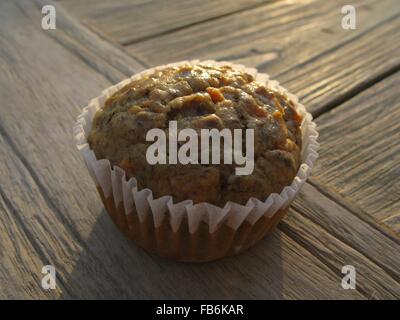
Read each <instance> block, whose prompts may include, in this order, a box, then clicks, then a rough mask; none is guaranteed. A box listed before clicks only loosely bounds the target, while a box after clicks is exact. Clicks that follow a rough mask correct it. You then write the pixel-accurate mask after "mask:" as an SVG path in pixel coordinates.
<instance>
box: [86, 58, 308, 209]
mask: <svg viewBox="0 0 400 320" xmlns="http://www.w3.org/2000/svg"><path fill="white" fill-rule="evenodd" d="M171 120H175V121H177V124H178V130H179V129H183V128H193V129H195V130H200V129H201V128H208V129H211V128H217V129H223V128H228V129H230V130H233V129H247V128H253V129H254V138H255V141H254V171H253V173H252V174H250V175H247V176H239V175H235V168H236V167H237V165H236V164H235V163H233V164H231V165H227V164H220V165H216V164H210V165H203V164H188V165H182V164H177V165H175V164H156V165H150V164H149V163H148V162H147V161H146V150H147V147H148V146H149V145H150V144H151V143H152V142H147V141H146V133H147V132H148V130H150V129H152V128H160V129H163V130H164V131H165V132H167V131H168V124H169V121H171ZM301 120H302V119H301V116H300V115H299V114H298V113H297V112H296V111H295V109H294V103H293V102H292V101H290V100H289V99H287V98H286V97H285V96H283V95H281V94H280V93H278V92H275V91H273V90H272V89H270V88H267V87H266V86H265V85H264V84H262V83H260V82H257V81H255V79H254V78H253V77H252V76H251V75H250V74H247V73H244V72H241V71H237V70H234V69H233V68H232V67H230V66H222V67H216V66H210V65H206V64H201V63H199V64H196V65H185V66H179V67H167V68H165V69H163V70H162V71H155V72H154V73H153V74H151V75H146V76H143V77H141V78H140V79H138V80H134V81H132V82H131V83H130V84H128V85H126V86H125V87H123V88H122V89H120V90H119V91H118V92H116V93H114V94H113V95H112V96H111V97H110V98H109V99H108V100H107V101H106V102H105V105H104V106H103V107H102V108H101V109H100V110H98V111H97V113H96V115H95V117H94V120H93V126H92V129H91V132H90V134H89V136H88V142H89V145H90V147H91V148H92V149H93V151H94V152H95V154H96V157H97V158H98V159H101V158H106V159H109V160H110V162H111V164H112V165H117V166H119V167H121V168H123V169H124V170H125V171H126V173H127V176H128V177H135V178H136V179H137V181H138V185H139V189H142V188H149V189H151V190H152V191H153V195H154V197H155V198H157V197H160V196H164V195H172V197H173V199H174V202H175V203H176V202H179V201H183V200H188V199H190V200H193V202H194V203H199V202H209V203H213V204H216V205H220V206H223V205H224V204H225V203H226V202H227V201H229V200H230V201H235V202H238V203H241V204H245V203H246V202H247V201H248V200H249V198H251V197H255V198H258V199H260V200H262V201H263V200H265V199H266V198H267V197H268V195H270V194H271V193H274V192H277V193H279V192H281V191H282V189H283V188H284V187H285V186H287V185H289V184H290V183H291V181H292V180H293V178H294V177H295V175H296V173H297V170H298V168H299V165H300V150H301V132H300V124H301ZM167 136H168V135H167ZM243 145H244V143H243Z"/></svg>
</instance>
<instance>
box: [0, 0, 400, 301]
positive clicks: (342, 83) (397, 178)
mask: <svg viewBox="0 0 400 320" xmlns="http://www.w3.org/2000/svg"><path fill="white" fill-rule="evenodd" d="M46 4H53V5H54V6H55V7H56V10H57V29H56V30H48V31H45V30H43V29H42V28H41V18H42V15H41V8H42V6H43V5H46ZM345 4H348V1H341V0H339V1H315V0H303V1H272V0H271V1H267V0H266V1H262V0H251V1H241V0H240V1H227V0H226V1H225V0H224V1H223V0H218V1H208V0H206V1H195V0H190V1H187V0H172V1H155V0H134V1H129V0H117V1H105V0H97V1H94V0H89V1H78V0H58V1H56V2H52V1H50V0H34V1H30V0H15V1H14V0H5V1H1V2H0V97H1V101H2V102H1V104H0V108H1V116H0V157H1V160H2V161H1V162H0V298H40V299H46V298H52V299H59V298H64V299H71V298H91V299H93V298H102V299H104V298H110V299H118V298H121V299H128V298H130V299H145V298H181V299H189V298H199V299H203V298H217V299H230V298H236V299H240V298H245V299H247V298H249V299H252V298H258V299H383V298H389V299H399V298H400V267H399V266H400V122H399V118H400V95H399V87H400V73H399V70H400V47H399V43H400V6H399V3H398V1H397V0H383V1H373V0H364V1H359V0H354V1H352V4H353V5H354V6H355V7H356V9H357V28H356V29H355V30H344V29H342V27H341V18H342V14H341V11H340V10H341V7H342V6H343V5H345ZM191 58H200V59H206V58H212V59H219V60H231V61H234V62H240V63H244V64H246V65H248V66H251V67H257V68H258V69H259V70H260V71H263V72H267V73H269V74H271V76H272V77H274V78H276V79H277V80H279V81H280V82H281V83H282V84H283V85H284V86H286V87H287V88H288V89H289V90H291V91H292V92H293V93H295V94H297V95H298V96H299V97H300V98H301V100H302V102H303V103H304V104H305V105H306V107H307V108H308V109H309V110H310V111H311V112H312V113H313V114H314V116H315V117H316V122H317V123H318V125H319V131H320V142H321V150H320V159H319V160H318V162H317V165H316V167H315V170H314V172H313V176H312V178H311V179H310V181H309V182H308V183H307V184H306V185H305V186H304V188H303V189H302V191H301V193H300V195H299V196H298V197H297V198H296V200H295V201H294V203H293V205H292V207H291V210H290V213H289V215H288V216H287V217H286V218H285V219H284V220H283V221H282V222H281V223H280V225H279V226H278V228H277V230H276V231H275V232H274V233H273V234H271V235H270V236H268V237H267V238H265V239H263V240H262V241H261V242H260V243H259V244H258V245H256V246H255V247H254V248H252V249H251V250H249V251H248V252H246V253H244V254H242V255H240V256H236V257H231V258H226V259H223V260H221V261H217V262H212V263H207V264H182V263H175V262H171V261H167V260H164V259H161V258H158V257H155V256H152V255H149V254H147V253H145V252H143V251H142V250H141V249H139V248H137V247H136V246H135V245H133V244H132V243H131V242H129V241H128V240H126V239H125V238H124V237H123V236H122V235H121V234H120V232H118V231H117V229H116V227H115V226H114V225H113V224H112V222H111V220H110V219H109V218H108V216H107V214H106V213H105V211H104V209H103V206H102V203H101V201H99V199H98V195H97V193H96V190H95V187H94V185H93V183H92V181H91V179H90V177H89V174H88V173H87V170H86V169H85V167H84V164H83V161H82V160H81V158H80V155H79V153H78V152H77V150H76V148H75V145H74V141H73V137H72V126H73V123H74V121H75V117H76V116H77V114H78V113H79V110H80V108H81V107H82V106H84V105H85V103H87V101H88V100H89V99H90V98H92V97H94V96H97V95H98V94H99V93H100V92H101V90H102V89H104V88H106V87H108V86H110V85H112V84H114V83H116V82H118V81H119V80H122V79H124V78H126V77H128V76H130V75H132V74H133V73H135V72H137V71H140V70H143V69H146V68H148V67H151V66H155V65H158V64H162V63H167V62H173V61H178V60H183V59H191ZM47 264H51V265H54V266H55V267H56V270H57V288H56V289H55V290H49V291H46V290H44V289H42V287H41V278H42V276H43V275H42V274H41V269H42V266H43V265H47ZM344 265H353V266H354V267H355V268H356V271H357V278H356V281H357V283H356V289H355V290H344V289H343V288H342V286H341V280H342V277H343V274H342V273H341V270H342V267H343V266H344Z"/></svg>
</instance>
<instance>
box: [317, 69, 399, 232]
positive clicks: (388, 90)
mask: <svg viewBox="0 0 400 320" xmlns="http://www.w3.org/2000/svg"><path fill="white" fill-rule="evenodd" d="M399 85H400V73H396V74H394V75H392V76H391V77H389V78H387V79H385V80H383V81H381V82H379V83H377V84H376V85H374V86H372V87H370V88H369V89H368V90H365V91H363V92H362V93H360V94H359V95H357V96H356V97H354V98H353V99H351V100H349V101H347V102H346V103H344V104H343V105H341V106H339V107H337V108H335V109H333V110H332V111H330V112H328V113H326V114H323V115H322V116H321V117H319V118H318V119H317V123H318V125H319V132H320V141H321V150H320V152H319V153H320V159H319V161H318V163H317V166H316V168H315V170H314V176H315V177H316V179H317V180H316V181H317V182H320V183H322V184H326V185H327V186H329V187H331V188H332V189H334V190H335V191H337V192H338V193H340V194H341V195H342V196H343V197H345V198H347V199H349V200H350V201H352V202H353V203H356V204H357V206H359V207H360V208H361V209H362V210H363V211H364V212H366V213H367V214H369V215H371V216H372V217H373V218H374V219H375V220H376V221H379V222H381V223H384V224H385V225H387V226H388V227H390V228H392V229H393V230H395V231H396V232H397V233H399V232H400V224H399V219H400V179H399V177H400V158H399V154H400V145H399V141H400V124H399V121H398V118H399V117H400V97H399V95H398V88H399ZM338 137H340V138H338Z"/></svg>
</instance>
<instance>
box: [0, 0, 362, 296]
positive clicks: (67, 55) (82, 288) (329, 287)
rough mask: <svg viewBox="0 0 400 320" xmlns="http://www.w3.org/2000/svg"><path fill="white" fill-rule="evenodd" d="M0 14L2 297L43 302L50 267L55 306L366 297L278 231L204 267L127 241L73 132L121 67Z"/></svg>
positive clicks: (29, 8)
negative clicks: (95, 60)
mask: <svg viewBox="0 0 400 320" xmlns="http://www.w3.org/2000/svg"><path fill="white" fill-rule="evenodd" d="M0 9H1V10H0V21H1V28H0V68H1V73H0V97H1V98H2V101H3V103H2V104H1V107H0V108H1V111H2V117H1V119H0V135H1V139H2V143H1V144H0V155H1V157H2V159H5V161H3V162H2V163H1V164H0V169H1V173H2V174H1V175H0V185H1V190H2V192H1V198H0V199H1V202H0V204H1V206H0V208H1V210H2V214H1V215H0V219H1V223H0V225H3V227H2V230H4V231H5V232H6V234H4V235H2V236H1V237H0V241H1V242H0V247H1V248H3V250H4V251H5V252H7V255H8V254H10V258H7V260H6V263H4V264H3V263H2V267H1V268H0V271H1V272H2V274H1V275H0V279H8V280H7V286H6V287H3V286H1V287H0V296H1V297H7V298H10V297H41V296H42V297H43V296H45V295H46V294H47V293H41V292H39V291H40V290H41V289H38V286H39V284H40V276H37V275H38V269H40V266H41V265H42V264H48V263H51V264H53V265H54V266H55V267H56V270H57V279H58V286H59V290H58V291H55V292H51V293H50V297H58V298H122V299H124V298H141V299H143V298H274V299H278V298H290V299H294V298H309V299H318V298H336V299H345V298H354V299H363V298H365V296H364V295H363V294H362V293H361V292H359V291H357V290H351V291H345V290H343V289H342V288H341V287H340V279H341V278H340V275H338V274H336V273H335V272H333V271H332V270H331V268H329V266H327V265H325V264H324V263H323V262H321V261H320V260H319V259H318V258H317V257H316V256H315V255H314V254H312V253H310V252H309V251H307V250H306V249H305V248H304V247H302V246H301V245H299V244H298V243H297V242H296V241H294V240H293V239H292V238H290V237H289V236H287V235H286V234H284V233H282V232H280V231H279V230H277V232H275V233H274V234H273V235H272V236H271V237H270V238H269V239H264V240H263V241H261V242H260V244H259V245H258V246H256V247H255V248H254V249H253V250H250V251H248V252H247V253H245V254H243V255H241V256H239V257H232V258H229V259H224V260H221V261H219V262H215V263H210V264H200V265H196V264H178V263H174V262H171V261H165V260H162V259H160V258H157V257H154V256H151V255H148V254H146V253H145V252H143V251H142V250H140V249H139V248H137V247H135V246H133V244H131V243H130V242H129V241H128V240H126V239H124V238H123V236H122V235H121V234H120V233H119V232H118V231H117V229H116V228H115V227H114V225H113V224H112V222H111V221H110V219H109V218H108V217H107V216H106V214H105V212H104V209H102V204H101V201H100V200H99V199H98V196H97V194H96V191H95V187H94V185H93V183H92V181H91V180H90V178H89V174H88V173H87V172H86V169H85V168H84V164H83V161H82V160H81V159H80V156H79V154H78V152H77V151H76V150H75V146H74V142H73V139H72V133H71V128H72V125H73V123H74V119H75V116H76V115H77V113H78V111H79V109H80V106H82V105H83V104H84V103H86V102H87V101H88V99H89V98H90V97H93V96H96V95H98V93H99V92H100V90H101V89H103V88H104V87H107V86H109V85H110V84H111V83H110V81H109V77H108V76H105V74H106V75H111V74H114V72H115V67H114V66H110V67H109V66H108V65H107V64H105V65H104V66H103V67H102V68H104V69H105V68H107V67H109V68H110V70H108V71H105V70H104V69H102V70H103V72H101V73H99V72H97V71H96V68H93V65H91V64H88V63H87V59H88V57H86V56H83V55H85V54H86V53H87V52H90V51H85V50H80V51H77V50H75V49H74V50H69V49H68V48H71V47H68V46H65V45H64V44H63V41H64V40H63V39H64V37H65V32H59V31H58V30H56V31H54V33H52V34H51V35H50V34H49V33H48V32H47V31H43V30H42V29H40V24H38V23H37V21H40V20H39V19H40V13H39V11H38V8H37V7H36V6H34V5H33V4H32V2H24V1H12V2H11V1H9V2H1V3H0ZM58 14H60V13H58ZM65 21H68V19H66V20H65ZM50 32H53V31H50ZM70 36H71V37H72V33H71V35H70ZM56 38H58V39H56ZM72 40H74V41H77V42H79V41H78V40H75V39H72ZM72 40H70V41H71V42H72ZM99 48H101V46H99ZM77 52H79V53H80V55H77ZM99 56H100V57H101V54H100V55H99ZM32 57H34V58H32ZM99 59H100V58H99ZM104 72H105V73H104ZM116 76H117V74H116ZM3 212H4V213H3ZM11 213H12V214H11ZM10 217H11V218H12V219H13V220H12V221H10ZM14 238H16V239H14ZM3 250H2V251H3ZM21 252H23V254H22V255H23V257H20V255H21ZM16 259H22V260H20V261H21V264H14V266H13V268H14V270H13V271H12V272H10V270H9V268H11V264H12V263H13V261H15V260H16ZM2 262H3V260H2ZM11 290H12V293H10V291H11Z"/></svg>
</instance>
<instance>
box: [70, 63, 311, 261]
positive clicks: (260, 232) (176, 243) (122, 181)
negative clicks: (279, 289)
mask: <svg viewBox="0 0 400 320" xmlns="http://www.w3.org/2000/svg"><path fill="white" fill-rule="evenodd" d="M201 62H202V63H207V64H212V65H216V66H220V65H230V66H232V67H233V68H234V69H236V70H239V71H244V72H247V73H249V74H251V75H253V76H254V77H255V78H256V79H257V80H258V81H260V82H263V83H266V85H267V86H268V87H270V88H272V89H273V90H276V91H278V92H280V93H281V94H283V95H285V96H286V97H287V98H289V99H290V100H291V101H293V102H294V104H295V107H296V109H297V111H298V112H299V113H300V114H301V115H302V117H303V122H302V124H301V131H302V137H303V143H302V151H301V158H302V164H301V165H300V168H299V171H298V172H297V175H296V177H295V178H294V179H293V181H292V183H291V184H290V185H289V186H287V187H285V188H284V189H283V190H282V192H281V193H280V194H276V193H274V194H271V195H270V196H269V197H268V198H267V199H266V200H265V201H260V200H258V199H256V198H250V199H249V201H248V202H247V203H246V205H241V204H238V203H235V202H228V203H227V204H226V205H225V206H224V207H223V208H221V207H217V206H215V205H213V204H210V203H199V204H193V202H192V201H191V200H187V201H183V202H180V203H173V199H172V196H164V197H161V198H158V199H154V198H153V194H152V192H151V190H149V189H142V190H138V188H137V183H136V179H135V178H134V177H132V178H130V179H129V180H128V179H127V178H126V175H125V172H124V170H123V169H121V168H119V167H117V166H114V168H112V167H111V164H110V162H109V161H108V160H107V159H100V160H98V159H96V156H95V154H94V152H93V151H92V150H91V149H90V147H89V145H88V143H87V140H86V138H87V135H88V134H89V132H90V129H91V125H92V120H93V117H94V114H95V112H96V110H98V109H99V108H101V107H102V106H103V104H104V102H105V101H106V99H107V98H108V97H110V96H111V95H112V94H113V93H115V92H116V91H118V90H119V89H120V88H122V87H123V86H125V85H127V84H128V83H129V82H131V81H132V80H133V79H137V78H139V77H141V76H143V75H145V74H150V73H153V72H154V71H156V70H161V69H163V68H166V67H170V66H181V65H188V64H196V63H199V61H198V60H194V61H182V62H178V63H173V64H168V65H164V66H159V67H156V68H152V69H148V70H145V71H143V72H141V73H138V74H136V75H134V76H133V77H132V78H130V79H126V80H124V81H122V82H120V83H118V84H117V85H115V86H112V87H110V88H108V89H106V90H104V91H103V92H102V94H101V95H100V96H99V97H97V98H95V99H93V100H91V101H90V103H89V105H88V106H86V107H85V108H83V111H82V113H81V114H80V115H79V116H78V119H77V123H76V125H75V126H74V136H75V140H76V144H77V147H78V149H79V151H80V153H81V154H82V156H83V159H84V160H85V163H86V166H87V168H88V171H89V173H90V175H91V177H92V178H93V180H94V182H95V184H96V186H97V190H98V192H99V194H100V197H101V199H102V201H103V203H104V206H105V208H106V210H107V212H108V214H109V215H110V217H111V218H112V220H113V221H114V223H115V224H116V226H117V227H118V228H119V230H121V232H123V233H124V234H125V235H126V236H127V237H128V238H130V239H132V240H133V241H135V242H136V243H137V244H138V245H140V246H141V247H142V248H144V249H145V250H147V251H149V252H152V253H156V254H158V255H160V256H163V257H167V258H172V259H175V260H179V261H192V262H204V261H211V260H216V259H219V258H222V257H225V256H229V255H233V254H237V253H240V252H242V251H244V250H246V249H247V248H249V247H251V246H252V245H254V244H255V243H256V242H257V241H259V240H260V239H261V238H262V237H264V236H265V235H266V234H267V233H269V232H270V231H271V230H273V228H274V227H275V226H276V225H277V224H278V222H279V221H280V220H281V219H282V218H283V217H284V215H285V214H286V213H287V211H288V207H289V205H290V203H291V201H292V200H293V198H294V197H295V195H296V194H297V193H298V192H299V190H300V188H301V186H302V185H303V184H304V182H305V181H306V179H307V178H308V177H309V175H310V174H311V169H312V167H313V164H314V162H315V160H316V159H317V157H318V153H317V150H318V147H319V144H318V142H317V137H318V132H317V131H316V125H315V123H314V122H313V121H312V116H311V114H309V113H308V112H307V111H306V109H305V108H304V106H303V105H302V104H300V103H299V102H298V98H297V97H296V96H294V95H292V94H290V93H289V92H288V91H287V90H286V89H284V88H283V87H281V86H280V85H279V84H278V82H276V81H272V80H269V77H268V75H266V74H263V73H258V72H257V70H255V69H252V68H246V67H245V66H242V65H238V64H232V63H230V62H216V61H213V60H207V61H201Z"/></svg>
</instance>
